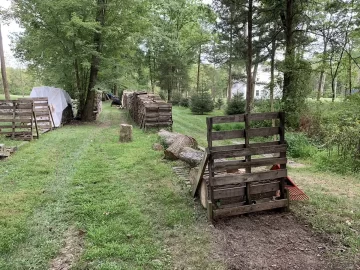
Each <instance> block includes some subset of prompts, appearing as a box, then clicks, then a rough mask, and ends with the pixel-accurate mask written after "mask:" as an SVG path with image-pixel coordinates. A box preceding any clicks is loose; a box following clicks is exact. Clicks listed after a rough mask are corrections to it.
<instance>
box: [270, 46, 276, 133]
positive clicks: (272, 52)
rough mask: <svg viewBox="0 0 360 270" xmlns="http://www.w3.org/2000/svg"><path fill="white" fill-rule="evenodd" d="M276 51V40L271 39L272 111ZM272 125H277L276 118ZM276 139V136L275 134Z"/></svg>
mask: <svg viewBox="0 0 360 270" xmlns="http://www.w3.org/2000/svg"><path fill="white" fill-rule="evenodd" d="M275 53H276V41H275V39H273V40H272V41H271V55H270V57H271V59H270V87H269V88H270V111H271V112H273V111H274V89H275ZM272 126H273V127H275V119H272ZM275 140H276V136H275Z"/></svg>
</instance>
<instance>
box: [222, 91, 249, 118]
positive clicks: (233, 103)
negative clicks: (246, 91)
mask: <svg viewBox="0 0 360 270" xmlns="http://www.w3.org/2000/svg"><path fill="white" fill-rule="evenodd" d="M245 105H246V102H245V100H244V95H243V94H237V95H234V97H233V98H232V99H231V100H230V101H229V103H228V105H227V108H226V111H225V113H226V114H227V115H234V114H241V113H244V112H245Z"/></svg>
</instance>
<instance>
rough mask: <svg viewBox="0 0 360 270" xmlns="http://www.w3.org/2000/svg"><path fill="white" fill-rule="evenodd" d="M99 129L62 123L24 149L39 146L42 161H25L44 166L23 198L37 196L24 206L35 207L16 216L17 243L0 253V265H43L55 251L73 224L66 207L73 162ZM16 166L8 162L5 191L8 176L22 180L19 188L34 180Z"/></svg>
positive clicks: (81, 153) (10, 266)
mask: <svg viewBox="0 0 360 270" xmlns="http://www.w3.org/2000/svg"><path fill="white" fill-rule="evenodd" d="M99 132H100V129H99V128H96V126H81V127H75V128H74V127H65V128H62V129H60V130H57V131H54V132H53V133H51V134H48V135H46V136H47V137H46V138H45V137H41V138H40V140H39V141H37V142H36V143H34V144H33V145H32V146H31V147H29V148H28V149H27V152H29V151H30V152H31V151H37V150H40V151H39V152H38V153H37V156H39V155H40V156H45V157H46V158H47V162H45V163H43V164H38V163H37V161H36V159H28V160H26V162H25V166H26V168H31V167H32V168H36V167H38V169H39V170H44V172H45V173H44V174H45V176H44V178H43V179H39V183H37V184H35V185H34V186H35V187H36V191H35V192H31V191H30V192H29V194H28V195H27V198H30V197H33V196H35V197H38V198H36V200H37V202H33V199H34V198H31V199H32V204H30V205H29V206H27V208H31V207H35V209H34V210H32V209H26V210H27V211H28V212H29V213H28V214H27V215H26V214H25V215H24V216H23V217H22V218H21V219H20V220H19V223H20V224H18V233H19V234H21V235H22V237H21V239H18V242H19V245H17V244H16V243H13V245H14V246H13V247H12V248H11V249H9V250H8V252H7V253H5V254H3V256H1V257H0V268H1V269H47V267H48V266H49V260H50V259H51V258H52V257H54V256H55V255H56V254H57V252H58V250H59V247H60V246H61V244H62V239H63V235H64V233H65V231H67V229H68V227H70V226H72V225H73V224H72V217H73V215H72V213H71V212H69V211H68V195H69V183H70V181H71V180H72V177H73V175H74V174H75V172H76V165H77V163H78V162H80V160H81V159H82V158H84V155H83V153H84V152H85V150H86V148H88V147H89V145H90V144H91V142H92V140H93V138H94V137H96V136H97V135H98V133H99ZM42 140H43V141H42ZM22 154H23V153H18V155H19V156H18V158H17V159H21V155H22ZM27 154H29V153H27ZM27 156H29V155H27ZM15 161H16V160H15ZM42 161H44V160H42ZM18 170H19V168H18V166H13V165H12V166H10V170H9V172H8V177H6V178H5V179H3V182H4V181H5V182H7V188H6V189H7V190H8V191H10V190H11V180H10V179H13V178H14V177H15V178H17V177H18V179H17V180H18V181H23V180H24V183H20V184H19V186H20V187H18V188H19V189H23V190H25V189H26V188H31V186H32V184H34V183H31V182H30V183H27V181H26V178H25V177H26V176H29V172H28V173H24V174H23V175H21V173H23V172H21V169H20V173H19V172H18ZM30 171H31V170H30ZM35 172H37V170H34V171H33V173H35ZM30 173H31V172H30ZM9 180H10V181H9ZM33 180H34V181H35V179H33ZM5 186H6V185H5ZM39 190H41V192H39ZM13 191H14V190H13ZM23 203H25V202H23ZM15 233H17V232H15ZM10 240H11V239H10ZM13 240H14V239H13Z"/></svg>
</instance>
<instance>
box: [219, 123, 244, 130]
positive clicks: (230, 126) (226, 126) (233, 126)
mask: <svg viewBox="0 0 360 270" xmlns="http://www.w3.org/2000/svg"><path fill="white" fill-rule="evenodd" d="M244 128H245V124H244V123H226V124H218V125H214V126H213V129H214V130H215V131H226V130H239V129H244Z"/></svg>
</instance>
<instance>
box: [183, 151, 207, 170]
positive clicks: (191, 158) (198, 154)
mask: <svg viewBox="0 0 360 270" xmlns="http://www.w3.org/2000/svg"><path fill="white" fill-rule="evenodd" d="M204 155H205V153H204V152H203V151H199V150H195V149H193V148H190V147H184V148H183V149H182V150H181V152H180V154H179V159H180V160H182V161H185V162H186V163H187V164H189V165H190V166H191V167H196V166H199V164H200V163H201V161H202V159H203V158H204Z"/></svg>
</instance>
